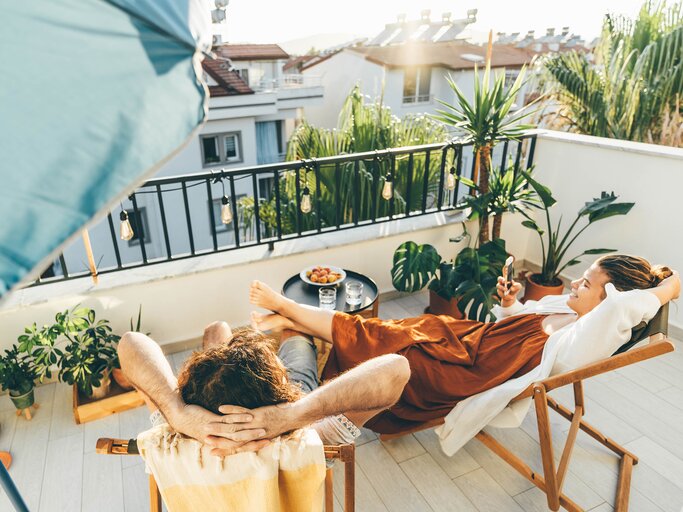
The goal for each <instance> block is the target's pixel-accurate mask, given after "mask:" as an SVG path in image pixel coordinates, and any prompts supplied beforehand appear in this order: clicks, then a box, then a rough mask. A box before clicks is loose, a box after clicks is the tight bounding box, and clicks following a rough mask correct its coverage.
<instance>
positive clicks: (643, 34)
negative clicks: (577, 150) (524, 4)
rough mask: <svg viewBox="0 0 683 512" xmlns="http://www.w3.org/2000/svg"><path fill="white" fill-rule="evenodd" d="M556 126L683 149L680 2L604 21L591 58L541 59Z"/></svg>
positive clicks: (648, 4) (649, 5) (581, 55)
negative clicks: (632, 16)
mask: <svg viewBox="0 0 683 512" xmlns="http://www.w3.org/2000/svg"><path fill="white" fill-rule="evenodd" d="M540 62H541V68H542V70H543V71H544V75H545V78H546V81H547V83H546V86H547V88H548V93H549V94H551V95H552V97H553V98H554V99H555V100H556V101H558V102H559V104H560V110H559V111H558V112H557V113H556V124H558V125H565V126H567V125H568V126H569V129H570V130H572V131H576V132H578V133H585V134H589V135H596V136H600V137H611V138H617V139H627V140H634V141H641V142H654V143H659V144H667V145H671V146H679V147H680V146H683V116H682V113H683V111H682V110H681V107H682V105H681V100H682V99H683V16H682V15H681V4H675V5H673V6H671V7H667V5H666V2H665V1H664V2H661V3H654V2H646V3H645V4H644V5H643V6H642V8H641V10H640V13H639V14H638V17H637V18H636V19H635V20H632V19H629V18H626V17H623V16H613V15H607V16H605V20H604V23H603V30H602V36H601V38H600V42H599V44H598V46H597V47H596V48H595V50H594V54H593V55H589V54H586V53H580V52H576V51H573V52H567V53H559V54H555V55H549V56H547V57H545V58H543V59H541V60H540Z"/></svg>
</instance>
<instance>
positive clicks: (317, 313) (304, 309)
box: [249, 281, 335, 342]
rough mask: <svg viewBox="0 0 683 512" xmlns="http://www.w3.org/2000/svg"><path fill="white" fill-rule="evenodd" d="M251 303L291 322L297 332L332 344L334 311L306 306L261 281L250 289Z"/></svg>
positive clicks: (254, 283)
mask: <svg viewBox="0 0 683 512" xmlns="http://www.w3.org/2000/svg"><path fill="white" fill-rule="evenodd" d="M249 302H251V303H252V304H253V305H254V306H258V307H261V308H264V309H269V310H271V311H273V312H274V313H278V314H279V315H281V316H283V317H285V318H286V319H289V320H291V321H292V322H294V324H296V325H297V327H296V328H295V330H297V331H301V332H304V333H306V334H311V335H313V336H315V337H316V338H320V339H322V340H325V341H329V342H332V319H333V318H334V314H335V312H334V311H331V310H329V309H320V308H316V307H313V306H306V305H304V304H299V303H297V302H294V301H293V300H291V299H288V298H287V297H284V296H282V295H280V294H279V293H277V292H276V291H274V290H273V289H272V288H270V287H269V286H268V285H267V284H265V283H262V282H261V281H254V282H253V283H252V284H251V288H250V289H249Z"/></svg>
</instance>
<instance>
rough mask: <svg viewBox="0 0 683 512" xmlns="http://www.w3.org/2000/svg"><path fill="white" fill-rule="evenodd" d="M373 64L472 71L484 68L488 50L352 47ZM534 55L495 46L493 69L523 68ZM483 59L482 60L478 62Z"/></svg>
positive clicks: (450, 45) (453, 45) (458, 45)
mask: <svg viewBox="0 0 683 512" xmlns="http://www.w3.org/2000/svg"><path fill="white" fill-rule="evenodd" d="M350 51H353V52H357V53H360V54H362V55H364V56H365V58H366V59H367V60H369V61H370V62H374V63H376V64H379V65H382V66H387V67H407V66H438V67H444V68H447V69H454V70H457V69H471V68H474V65H475V64H477V65H478V66H479V67H481V66H483V65H484V59H485V57H486V47H485V46H477V45H474V44H469V43H465V42H458V41H449V42H444V43H406V44H399V45H394V46H370V47H367V46H366V47H357V48H350ZM534 55H535V52H533V51H531V50H529V49H526V48H514V47H512V46H503V45H501V46H497V45H496V46H494V47H493V54H492V57H491V67H504V66H507V67H521V66H522V65H523V64H526V63H528V62H530V61H531V58H532V57H533V56H534ZM477 57H480V59H477Z"/></svg>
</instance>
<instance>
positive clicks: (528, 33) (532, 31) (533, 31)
mask: <svg viewBox="0 0 683 512" xmlns="http://www.w3.org/2000/svg"><path fill="white" fill-rule="evenodd" d="M535 33H536V31H535V30H529V31H528V32H527V33H526V37H530V38H532V39H533V38H534V37H535V35H534V34H535Z"/></svg>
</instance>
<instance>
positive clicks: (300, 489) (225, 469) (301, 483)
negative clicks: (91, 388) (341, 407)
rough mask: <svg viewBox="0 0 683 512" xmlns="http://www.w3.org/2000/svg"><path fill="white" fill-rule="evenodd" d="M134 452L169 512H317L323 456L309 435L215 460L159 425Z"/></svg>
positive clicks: (142, 436) (195, 443)
mask: <svg viewBox="0 0 683 512" xmlns="http://www.w3.org/2000/svg"><path fill="white" fill-rule="evenodd" d="M138 447H139V449H140V454H141V455H142V457H143V459H145V463H146V464H147V469H148V472H151V473H152V474H153V475H154V478H155V479H156V481H157V485H158V486H159V490H160V491H161V496H162V498H163V500H164V503H165V504H166V508H167V509H168V511H169V512H190V511H197V510H199V511H201V512H212V511H222V512H223V511H228V510H229V511H249V512H252V511H253V512H309V511H310V512H318V511H322V505H323V495H324V481H325V455H324V452H323V444H322V442H321V440H320V438H319V437H318V434H317V433H316V432H315V431H314V430H312V429H305V430H299V431H296V432H294V433H293V434H291V435H289V436H287V437H280V438H276V439H275V440H273V442H272V443H271V444H270V445H269V446H267V447H265V448H263V449H261V450H259V451H258V452H252V453H238V454H235V455H231V456H229V457H225V458H220V457H215V456H213V455H211V454H210V453H209V452H210V447H207V446H204V445H202V444H201V443H199V442H198V441H195V440H194V439H188V438H186V437H183V436H180V435H178V434H176V433H175V432H173V430H171V428H170V427H169V426H168V425H167V424H163V425H159V426H157V427H154V428H152V429H150V430H147V431H145V432H143V433H142V434H140V435H139V436H138Z"/></svg>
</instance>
